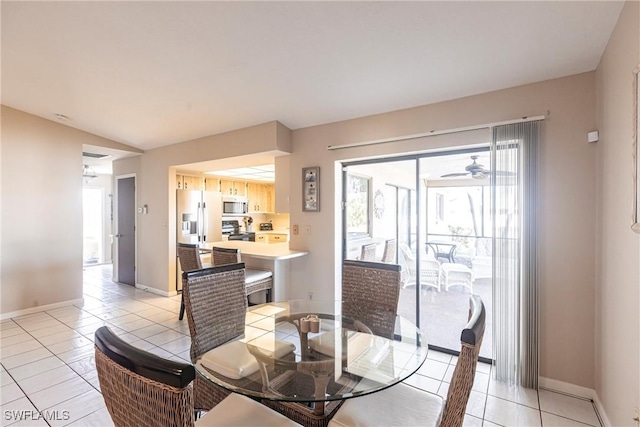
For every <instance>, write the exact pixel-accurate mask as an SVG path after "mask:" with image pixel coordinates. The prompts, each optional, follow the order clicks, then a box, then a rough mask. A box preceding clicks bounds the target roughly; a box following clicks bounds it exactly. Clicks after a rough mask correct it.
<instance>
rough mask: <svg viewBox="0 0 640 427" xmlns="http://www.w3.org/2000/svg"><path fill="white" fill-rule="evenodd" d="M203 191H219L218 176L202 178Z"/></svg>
mask: <svg viewBox="0 0 640 427" xmlns="http://www.w3.org/2000/svg"><path fill="white" fill-rule="evenodd" d="M204 189H205V191H220V180H219V179H218V178H205V179H204Z"/></svg>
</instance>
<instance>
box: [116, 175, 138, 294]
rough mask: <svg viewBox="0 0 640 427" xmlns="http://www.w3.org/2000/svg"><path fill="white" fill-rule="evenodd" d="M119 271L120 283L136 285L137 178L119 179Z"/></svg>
mask: <svg viewBox="0 0 640 427" xmlns="http://www.w3.org/2000/svg"><path fill="white" fill-rule="evenodd" d="M117 181H118V183H117V190H118V209H117V215H118V216H117V221H118V223H117V227H118V232H117V234H116V237H117V242H118V243H117V245H118V247H117V266H118V267H117V269H118V282H119V283H123V284H125V285H131V286H135V283H136V234H135V233H136V208H135V205H136V200H135V199H136V178H135V177H127V178H118V179H117Z"/></svg>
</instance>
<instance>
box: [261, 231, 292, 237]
mask: <svg viewBox="0 0 640 427" xmlns="http://www.w3.org/2000/svg"><path fill="white" fill-rule="evenodd" d="M255 233H256V234H286V235H287V236H288V235H289V230H256V231H255Z"/></svg>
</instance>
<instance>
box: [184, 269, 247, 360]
mask: <svg viewBox="0 0 640 427" xmlns="http://www.w3.org/2000/svg"><path fill="white" fill-rule="evenodd" d="M244 268H245V267H244V264H243V263H236V264H229V265H223V266H219V267H212V268H204V269H202V270H196V271H188V272H185V273H183V274H182V292H183V293H184V297H185V298H184V300H185V307H186V310H187V319H188V321H189V333H190V334H191V359H192V360H195V358H197V357H200V356H201V355H203V354H204V353H206V352H207V351H209V350H211V349H212V348H215V347H218V346H219V345H220V344H224V343H225V342H227V341H230V340H232V339H234V338H236V337H238V336H239V335H242V334H243V333H244V324H245V322H244V319H245V314H246V310H247V300H246V298H245V291H244Z"/></svg>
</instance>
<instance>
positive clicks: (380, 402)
mask: <svg viewBox="0 0 640 427" xmlns="http://www.w3.org/2000/svg"><path fill="white" fill-rule="evenodd" d="M443 410H444V401H443V399H442V397H440V396H438V395H437V394H433V393H428V392H426V391H423V390H420V389H418V388H415V387H413V386H410V385H407V384H404V383H399V384H396V385H394V386H392V387H389V388H387V389H385V390H382V391H379V392H377V393H372V394H367V395H365V396H359V397H357V398H355V399H347V400H346V401H345V402H344V403H343V404H342V406H341V407H340V409H339V410H338V412H337V413H336V414H335V415H334V417H333V418H332V419H331V421H329V427H365V426H367V427H376V426H380V427H387V426H421V427H435V426H437V425H439V424H440V419H441V417H442V411H443Z"/></svg>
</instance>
